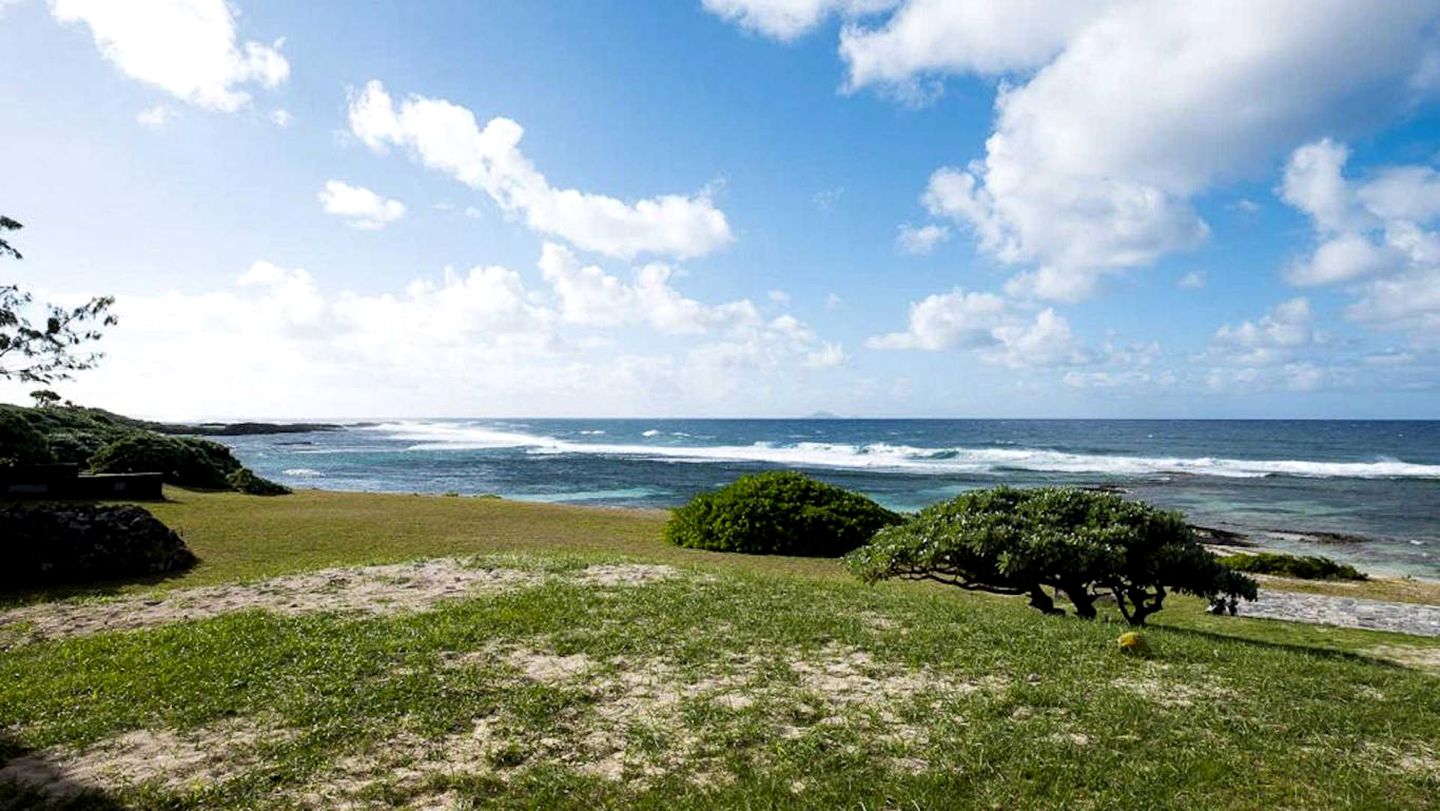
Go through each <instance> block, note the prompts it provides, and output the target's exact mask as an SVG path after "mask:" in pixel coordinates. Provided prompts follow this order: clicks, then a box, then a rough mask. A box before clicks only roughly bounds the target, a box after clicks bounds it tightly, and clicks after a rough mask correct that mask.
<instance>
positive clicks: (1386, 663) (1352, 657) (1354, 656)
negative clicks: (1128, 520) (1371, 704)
mask: <svg viewBox="0 0 1440 811" xmlns="http://www.w3.org/2000/svg"><path fill="white" fill-rule="evenodd" d="M1154 627H1156V628H1164V629H1165V630H1166V631H1169V632H1170V633H1172V634H1185V635H1188V636H1194V637H1201V638H1204V639H1223V640H1226V641H1229V642H1233V643H1237V644H1241V645H1249V646H1251V647H1255V648H1268V649H1270V650H1285V651H1292V652H1297V653H1305V654H1309V655H1311V656H1319V657H1322V658H1325V659H1338V660H1341V661H1348V662H1358V663H1361V664H1367V665H1379V666H1380V667H1387V668H1391V669H1393V670H1408V669H1410V668H1406V667H1405V666H1404V665H1401V664H1398V663H1396V662H1393V661H1390V660H1389V659H1381V658H1378V657H1375V656H1368V655H1366V654H1363V653H1355V652H1353V651H1345V650H1337V649H1335V648H1327V647H1323V646H1319V645H1305V644H1300V643H1296V642H1280V641H1276V640H1268V639H1254V638H1251V637H1246V636H1236V635H1234V634H1225V633H1220V632H1219V631H1207V630H1205V629H1203V628H1184V627H1179V626H1174V625H1156V626H1154Z"/></svg>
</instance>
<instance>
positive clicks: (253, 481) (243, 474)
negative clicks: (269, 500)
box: [225, 467, 292, 496]
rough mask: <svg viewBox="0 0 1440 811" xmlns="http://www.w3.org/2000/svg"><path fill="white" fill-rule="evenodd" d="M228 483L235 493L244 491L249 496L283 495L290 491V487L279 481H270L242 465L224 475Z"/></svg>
mask: <svg viewBox="0 0 1440 811" xmlns="http://www.w3.org/2000/svg"><path fill="white" fill-rule="evenodd" d="M225 481H227V482H229V483H230V489H232V490H234V491H235V492H237V493H245V494H247V495H251V496H284V495H289V494H290V493H291V492H292V491H291V489H290V488H288V487H286V486H285V485H283V484H281V483H279V482H272V481H270V480H269V479H267V478H264V477H263V476H257V475H255V471H253V470H251V469H250V468H248V467H242V468H240V469H239V470H236V471H234V472H233V473H231V474H230V475H229V476H226V477H225Z"/></svg>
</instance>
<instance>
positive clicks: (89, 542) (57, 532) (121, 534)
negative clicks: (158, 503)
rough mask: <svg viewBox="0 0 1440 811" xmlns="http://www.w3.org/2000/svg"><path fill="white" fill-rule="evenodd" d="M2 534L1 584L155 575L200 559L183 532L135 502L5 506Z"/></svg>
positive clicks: (0, 516)
mask: <svg viewBox="0 0 1440 811" xmlns="http://www.w3.org/2000/svg"><path fill="white" fill-rule="evenodd" d="M0 537H3V538H4V539H5V544H6V548H5V555H6V560H5V565H4V566H3V567H0V588H12V587H33V586H40V585H48V584H52V583H78V582H85V581H93V580H115V579H119V578H125V577H134V576H144V575H156V574H163V573H166V572H175V571H180V570H182V569H187V568H189V567H190V566H192V565H194V563H195V555H194V554H192V553H191V552H190V550H189V549H188V548H187V547H186V546H185V541H183V540H182V539H181V538H180V536H179V535H177V534H175V532H174V531H172V530H171V529H170V528H169V527H167V526H165V525H164V524H163V523H161V522H160V520H159V519H157V518H156V517H155V516H153V515H151V514H150V513H149V512H148V511H146V510H145V509H144V508H142V507H137V506H134V505H127V506H120V507H102V506H97V505H94V504H22V505H11V506H7V507H0Z"/></svg>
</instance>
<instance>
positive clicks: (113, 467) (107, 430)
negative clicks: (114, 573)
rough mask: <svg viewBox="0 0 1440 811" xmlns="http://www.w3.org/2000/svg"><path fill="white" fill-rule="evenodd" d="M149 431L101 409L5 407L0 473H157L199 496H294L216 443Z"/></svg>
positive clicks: (0, 412) (0, 419)
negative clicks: (70, 468)
mask: <svg viewBox="0 0 1440 811" xmlns="http://www.w3.org/2000/svg"><path fill="white" fill-rule="evenodd" d="M151 425H156V424H155V423H144V422H141V421H138V420H131V419H129V418H127V417H121V416H119V415H116V414H110V413H108V412H104V411H100V410H98V409H88V408H80V407H70V406H55V405H50V406H47V407H45V408H22V407H20V406H11V405H0V467H12V468H13V467H18V466H44V465H55V464H62V465H78V466H84V467H85V468H87V469H88V470H89V471H90V472H92V473H159V474H161V475H162V477H163V478H164V480H165V482H166V483H167V484H174V485H179V486H181V487H191V488H196V489H201V490H237V491H239V492H242V493H251V494H256V495H277V494H281V493H288V492H290V490H289V488H287V487H285V486H284V485H280V484H277V483H275V482H271V481H268V480H266V479H263V478H261V477H259V476H257V475H255V474H254V473H253V472H252V471H250V470H248V469H246V468H245V467H244V465H242V464H241V463H240V460H239V459H236V458H235V455H234V454H232V453H231V452H230V449H229V448H227V447H226V446H224V445H222V444H220V443H218V442H214V441H211V440H208V439H201V438H199V437H193V436H171V435H167V434H161V433H157V432H156V431H154V430H152V428H151V427H149V426H151Z"/></svg>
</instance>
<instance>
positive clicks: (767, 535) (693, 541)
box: [665, 471, 902, 557]
mask: <svg viewBox="0 0 1440 811" xmlns="http://www.w3.org/2000/svg"><path fill="white" fill-rule="evenodd" d="M901 520H902V519H901V517H900V516H899V515H898V514H896V513H894V512H891V511H890V510H887V509H885V508H884V507H881V506H880V505H879V504H876V503H875V502H874V501H871V500H870V499H868V498H866V497H865V496H862V495H859V494H857V493H852V492H850V491H849V490H845V489H844V488H841V487H836V486H835V485H833V484H826V483H825V482H821V481H816V480H815V479H812V478H810V477H809V476H806V475H804V474H801V473H795V472H791V471H772V472H769V473H758V474H754V475H750V476H742V477H740V478H739V479H737V480H735V481H734V482H731V483H730V484H728V485H726V486H724V487H722V488H720V489H719V490H712V491H710V492H708V493H701V494H700V495H698V496H696V497H695V498H693V499H691V500H690V503H688V504H686V505H685V506H683V507H681V508H679V509H678V510H676V511H675V512H674V514H673V515H672V516H671V517H670V522H669V523H668V524H666V525H665V539H666V540H668V541H669V542H670V543H673V544H676V545H678V546H687V547H690V548H692V549H711V550H715V551H717V552H747V553H750V554H756V555H801V556H806V557H838V556H840V555H843V554H845V553H846V552H849V551H850V550H852V549H855V548H856V547H858V546H861V545H862V544H864V543H865V542H866V541H868V540H870V536H872V535H874V534H875V533H876V532H877V531H878V530H880V529H881V528H883V527H887V526H890V525H891V524H897V523H899V522H900V521H901Z"/></svg>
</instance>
